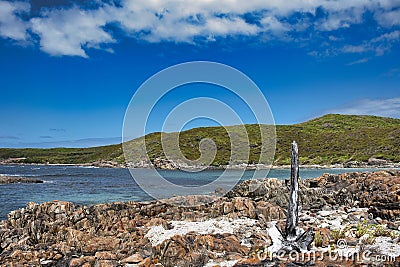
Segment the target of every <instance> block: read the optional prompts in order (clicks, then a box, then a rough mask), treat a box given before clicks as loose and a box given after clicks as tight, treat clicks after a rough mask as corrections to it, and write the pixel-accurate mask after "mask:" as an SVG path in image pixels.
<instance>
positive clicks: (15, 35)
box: [0, 0, 400, 147]
mask: <svg viewBox="0 0 400 267" xmlns="http://www.w3.org/2000/svg"><path fill="white" fill-rule="evenodd" d="M50 2H51V5H49V3H50ZM399 44H400V3H399V2H398V1H391V0H372V1H359V0H336V1H328V0H313V1H304V0H293V1H290V2H289V3H288V1H262V0H249V1H236V0H218V1H217V0H215V1H209V0H207V1H206V0H196V1H194V0H188V1H178V0H166V1H165V0H164V1H161V0H160V1H158V0H121V1H114V2H113V1H105V2H101V1H74V2H73V1H67V0H57V1H39V0H35V1H30V2H19V1H1V0H0V78H1V79H0V92H1V97H0V125H1V127H0V147H57V146H65V147H80V146H82V147H86V146H94V145H104V144H110V143H118V142H119V141H120V140H121V132H122V123H123V118H124V113H125V109H126V108H127V106H128V104H129V101H130V99H131V97H132V96H133V94H134V93H135V91H136V89H137V88H138V87H139V86H140V85H141V84H142V83H143V82H144V81H145V80H146V79H148V78H149V77H151V76H152V75H154V74H155V73H157V72H158V71H161V70H162V69H164V68H166V67H169V66H171V65H174V64H178V63H182V62H188V61H195V60H207V61H215V62H220V63H223V64H227V65H230V66H232V67H234V68H236V69H238V70H240V71H242V72H243V73H245V74H246V75H248V76H249V77H250V78H251V79H252V80H253V81H254V82H255V83H256V84H257V85H258V87H259V88H260V89H261V90H262V92H263V94H264V96H265V97H266V99H267V100H268V102H269V105H270V107H271V109H272V112H273V115H274V118H275V121H276V123H277V124H292V123H298V122H302V121H305V120H308V119H310V118H313V117H317V116H320V115H323V114H326V113H343V114H371V115H378V116H388V117H397V118H400V63H399V62H400V60H399V59H400V49H399V48H400V46H399ZM188 92H190V93H188ZM193 92H195V93H193ZM180 94H181V95H180V96H179V97H181V98H182V99H183V100H184V99H187V98H190V97H192V96H209V97H213V94H217V95H218V94H220V97H221V98H222V99H224V98H225V99H229V96H228V95H225V94H224V93H223V92H216V90H213V88H212V87H206V86H196V85H193V86H192V87H191V88H189V89H188V91H187V93H185V92H184V91H182V92H181V93H180ZM176 99H177V98H176V96H171V97H170V99H168V98H166V99H165V103H168V102H169V101H172V100H176ZM166 105H167V104H166ZM245 122H247V121H245ZM248 122H251V121H248ZM208 124H210V121H207V120H199V121H197V123H193V124H191V125H190V126H192V127H193V126H201V125H208ZM211 124H212V123H211ZM150 130H154V131H156V130H158V129H157V126H156V125H154V127H153V128H152V127H150Z"/></svg>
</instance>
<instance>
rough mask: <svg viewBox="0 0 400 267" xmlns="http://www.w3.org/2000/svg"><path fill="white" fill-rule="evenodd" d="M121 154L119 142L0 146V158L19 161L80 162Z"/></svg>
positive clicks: (109, 159)
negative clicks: (98, 144)
mask: <svg viewBox="0 0 400 267" xmlns="http://www.w3.org/2000/svg"><path fill="white" fill-rule="evenodd" d="M121 154H122V146H121V145H120V144H118V145H110V146H99V147H90V148H49V149H41V148H23V149H13V148H0V160H7V159H16V160H15V162H20V163H51V164H82V163H92V162H96V161H101V160H106V161H111V160H115V159H117V158H119V157H120V156H121Z"/></svg>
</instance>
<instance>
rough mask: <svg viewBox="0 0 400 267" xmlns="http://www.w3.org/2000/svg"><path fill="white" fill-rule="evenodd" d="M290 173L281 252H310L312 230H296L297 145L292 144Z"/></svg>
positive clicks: (297, 206) (297, 191)
mask: <svg viewBox="0 0 400 267" xmlns="http://www.w3.org/2000/svg"><path fill="white" fill-rule="evenodd" d="M291 157H292V158H291V171H290V183H289V185H290V195H289V205H288V210H287V217H286V225H285V232H284V233H282V232H280V235H281V237H279V239H280V240H281V241H280V242H281V248H280V250H281V251H293V250H295V251H301V250H310V248H311V244H312V242H313V241H314V237H315V232H314V229H313V228H309V229H308V230H307V231H305V232H302V231H301V230H300V229H298V228H297V224H298V221H299V151H298V147H297V143H296V142H295V141H293V143H292V154H291Z"/></svg>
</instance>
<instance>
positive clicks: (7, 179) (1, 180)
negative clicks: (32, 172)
mask: <svg viewBox="0 0 400 267" xmlns="http://www.w3.org/2000/svg"><path fill="white" fill-rule="evenodd" d="M20 183H24V184H41V183H43V181H42V180H39V179H34V178H27V177H18V176H4V175H0V184H20Z"/></svg>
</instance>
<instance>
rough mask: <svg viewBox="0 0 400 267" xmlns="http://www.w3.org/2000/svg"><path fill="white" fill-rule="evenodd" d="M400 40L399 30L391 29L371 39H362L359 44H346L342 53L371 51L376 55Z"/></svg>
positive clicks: (388, 49)
mask: <svg viewBox="0 0 400 267" xmlns="http://www.w3.org/2000/svg"><path fill="white" fill-rule="evenodd" d="M399 41H400V31H398V30H396V31H392V32H388V33H385V34H382V35H380V36H378V37H376V38H373V39H372V40H368V41H364V42H363V43H362V44H360V45H346V46H344V47H343V48H342V52H344V53H365V52H373V53H375V55H377V56H382V55H383V54H385V53H386V52H387V51H390V50H391V49H392V47H393V45H394V44H397V43H398V42H399Z"/></svg>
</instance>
